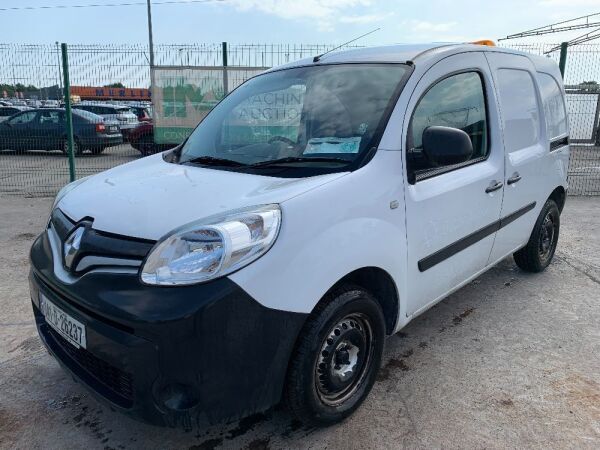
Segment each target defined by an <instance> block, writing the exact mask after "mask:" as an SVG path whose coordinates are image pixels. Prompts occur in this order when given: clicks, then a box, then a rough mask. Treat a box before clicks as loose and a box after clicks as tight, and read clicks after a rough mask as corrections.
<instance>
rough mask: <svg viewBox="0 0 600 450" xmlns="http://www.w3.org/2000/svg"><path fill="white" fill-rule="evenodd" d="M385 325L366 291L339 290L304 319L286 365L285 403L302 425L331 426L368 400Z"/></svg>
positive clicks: (379, 358) (378, 307)
mask: <svg viewBox="0 0 600 450" xmlns="http://www.w3.org/2000/svg"><path fill="white" fill-rule="evenodd" d="M384 340H385V322H384V317H383V313H382V311H381V307H380V306H379V303H378V302H377V300H375V298H374V297H373V296H372V295H371V294H370V293H369V292H367V291H365V290H364V289H362V288H360V287H358V286H354V285H343V286H342V287H340V288H339V289H336V290H335V291H333V292H331V293H330V294H328V295H327V297H326V298H324V299H323V301H322V302H321V303H320V304H319V305H318V306H317V308H316V309H315V311H314V312H313V313H312V314H311V316H310V317H309V318H308V320H307V322H306V324H305V325H304V328H303V329H302V332H301V334H300V337H299V338H298V342H297V343H296V348H295V350H294V353H293V355H292V359H291V361H290V366H289V369H288V376H287V382H286V391H285V400H286V403H287V404H288V406H289V408H290V409H291V410H292V412H293V413H294V414H295V415H296V416H297V417H298V418H299V419H300V420H302V421H303V422H304V423H306V424H309V425H314V426H323V425H331V424H334V423H336V422H339V421H341V420H343V419H345V418H346V417H348V416H349V415H350V414H352V413H353V412H354V411H355V410H356V409H357V408H358V407H359V406H360V405H361V403H362V402H363V401H364V399H365V398H366V397H367V395H368V394H369V392H370V391H371V388H372V387H373V383H374V382H375V377H376V375H377V371H378V369H379V366H380V363H381V355H382V353H383V344H384Z"/></svg>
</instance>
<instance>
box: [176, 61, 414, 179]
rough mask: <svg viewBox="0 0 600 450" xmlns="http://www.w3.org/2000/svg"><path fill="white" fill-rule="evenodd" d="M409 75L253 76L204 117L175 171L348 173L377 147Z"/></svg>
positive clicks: (350, 69) (374, 69) (341, 67)
mask: <svg viewBox="0 0 600 450" xmlns="http://www.w3.org/2000/svg"><path fill="white" fill-rule="evenodd" d="M408 70H409V69H408V66H406V65H403V64H338V65H322V66H308V67H297V68H292V69H286V70H280V71H274V72H270V73H266V74H263V75H259V76H257V77H255V78H253V79H250V80H249V81H247V82H246V83H244V84H243V85H242V86H240V87H239V88H238V89H236V90H235V91H233V92H232V93H231V94H230V95H229V96H227V97H226V98H225V99H224V100H223V101H221V102H220V103H219V104H218V105H217V106H216V107H215V108H214V109H213V110H212V111H211V112H210V114H208V115H207V116H206V117H205V119H204V120H203V121H202V123H201V124H200V125H199V126H198V127H197V128H196V129H195V130H194V132H193V133H192V134H191V135H190V137H189V138H188V140H187V141H186V142H185V143H184V145H183V147H182V148H181V153H180V156H179V163H183V164H186V163H188V164H201V165H211V166H213V167H217V168H221V169H223V168H225V169H227V170H236V171H251V172H252V173H255V171H260V172H259V173H260V174H265V175H275V173H273V172H272V170H271V171H270V169H273V170H274V169H275V168H277V173H276V176H284V177H286V176H289V177H292V176H310V175H316V174H319V173H327V172H334V171H341V170H347V169H348V167H350V165H351V164H352V163H353V162H355V161H358V160H359V158H361V157H362V156H363V155H364V154H365V153H367V152H368V151H369V150H370V149H371V148H373V147H375V146H377V144H378V140H379V138H380V137H381V134H382V132H383V127H384V126H385V123H384V122H385V120H387V115H386V112H389V111H390V109H391V107H392V106H393V102H394V101H395V99H396V96H395V94H396V93H397V91H398V87H399V85H400V82H401V81H402V80H403V77H404V76H405V75H406V74H407V72H408ZM259 168H260V169H259ZM264 169H266V170H264ZM300 169H302V170H300Z"/></svg>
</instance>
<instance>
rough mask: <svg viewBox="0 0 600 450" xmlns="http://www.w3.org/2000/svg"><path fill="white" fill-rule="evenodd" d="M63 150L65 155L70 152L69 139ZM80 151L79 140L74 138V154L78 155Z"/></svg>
mask: <svg viewBox="0 0 600 450" xmlns="http://www.w3.org/2000/svg"><path fill="white" fill-rule="evenodd" d="M63 152H64V153H65V155H68V154H69V141H68V140H66V139H65V144H64V146H63ZM78 152H79V146H78V145H77V141H75V140H73V154H74V155H76V154H77V153H78Z"/></svg>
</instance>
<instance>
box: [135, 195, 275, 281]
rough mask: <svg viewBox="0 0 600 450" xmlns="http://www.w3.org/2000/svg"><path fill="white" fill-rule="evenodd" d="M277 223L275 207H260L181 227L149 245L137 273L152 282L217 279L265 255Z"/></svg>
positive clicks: (240, 210)
mask: <svg viewBox="0 0 600 450" xmlns="http://www.w3.org/2000/svg"><path fill="white" fill-rule="evenodd" d="M280 224H281V210H280V209H279V206H278V205H265V206H259V207H251V208H244V209H239V210H236V211H232V212H230V213H227V214H223V215H218V216H213V217H210V218H208V219H205V220H201V221H198V222H193V223H191V224H188V225H185V226H184V227H182V228H179V229H177V230H175V231H173V232H172V233H171V234H169V235H168V236H167V237H165V238H163V239H162V240H161V241H159V242H158V243H157V244H156V245H155V246H154V248H153V249H152V250H151V251H150V254H149V255H148V257H147V258H146V262H145V263H144V266H143V267H142V270H141V274H140V277H141V279H142V281H143V282H144V283H146V284H153V285H185V284H193V283H200V282H203V281H208V280H211V279H213V278H217V277H222V276H224V275H227V274H229V273H231V272H234V271H235V270H237V269H240V268H242V267H244V266H245V265H247V264H250V263H251V262H252V261H254V260H256V259H257V258H259V257H260V256H262V255H264V254H265V253H266V252H267V251H268V250H269V249H270V248H271V246H272V245H273V242H275V239H276V238H277V234H278V232H279V226H280Z"/></svg>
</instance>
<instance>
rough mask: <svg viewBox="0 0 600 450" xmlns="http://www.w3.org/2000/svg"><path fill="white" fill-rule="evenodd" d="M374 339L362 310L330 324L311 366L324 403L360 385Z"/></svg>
mask: <svg viewBox="0 0 600 450" xmlns="http://www.w3.org/2000/svg"><path fill="white" fill-rule="evenodd" d="M373 342H374V340H373V330H372V327H371V324H370V322H369V319H368V317H367V316H366V315H364V314H361V313H352V314H348V315H347V316H345V317H344V318H343V319H341V320H339V321H338V322H337V323H336V324H335V325H333V327H331V329H330V330H329V332H328V333H327V335H326V337H325V339H324V340H323V342H322V344H321V347H320V350H319V355H318V357H317V361H316V363H315V369H314V375H315V388H316V391H317V395H318V397H319V399H320V400H321V401H322V402H323V403H325V404H326V405H329V406H337V405H340V404H341V403H343V402H345V401H346V400H348V399H349V398H350V397H352V396H353V395H354V394H355V393H356V392H357V391H358V389H359V388H360V387H361V386H362V385H363V383H364V381H365V378H366V376H367V373H368V369H369V367H370V364H371V360H372V356H373Z"/></svg>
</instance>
